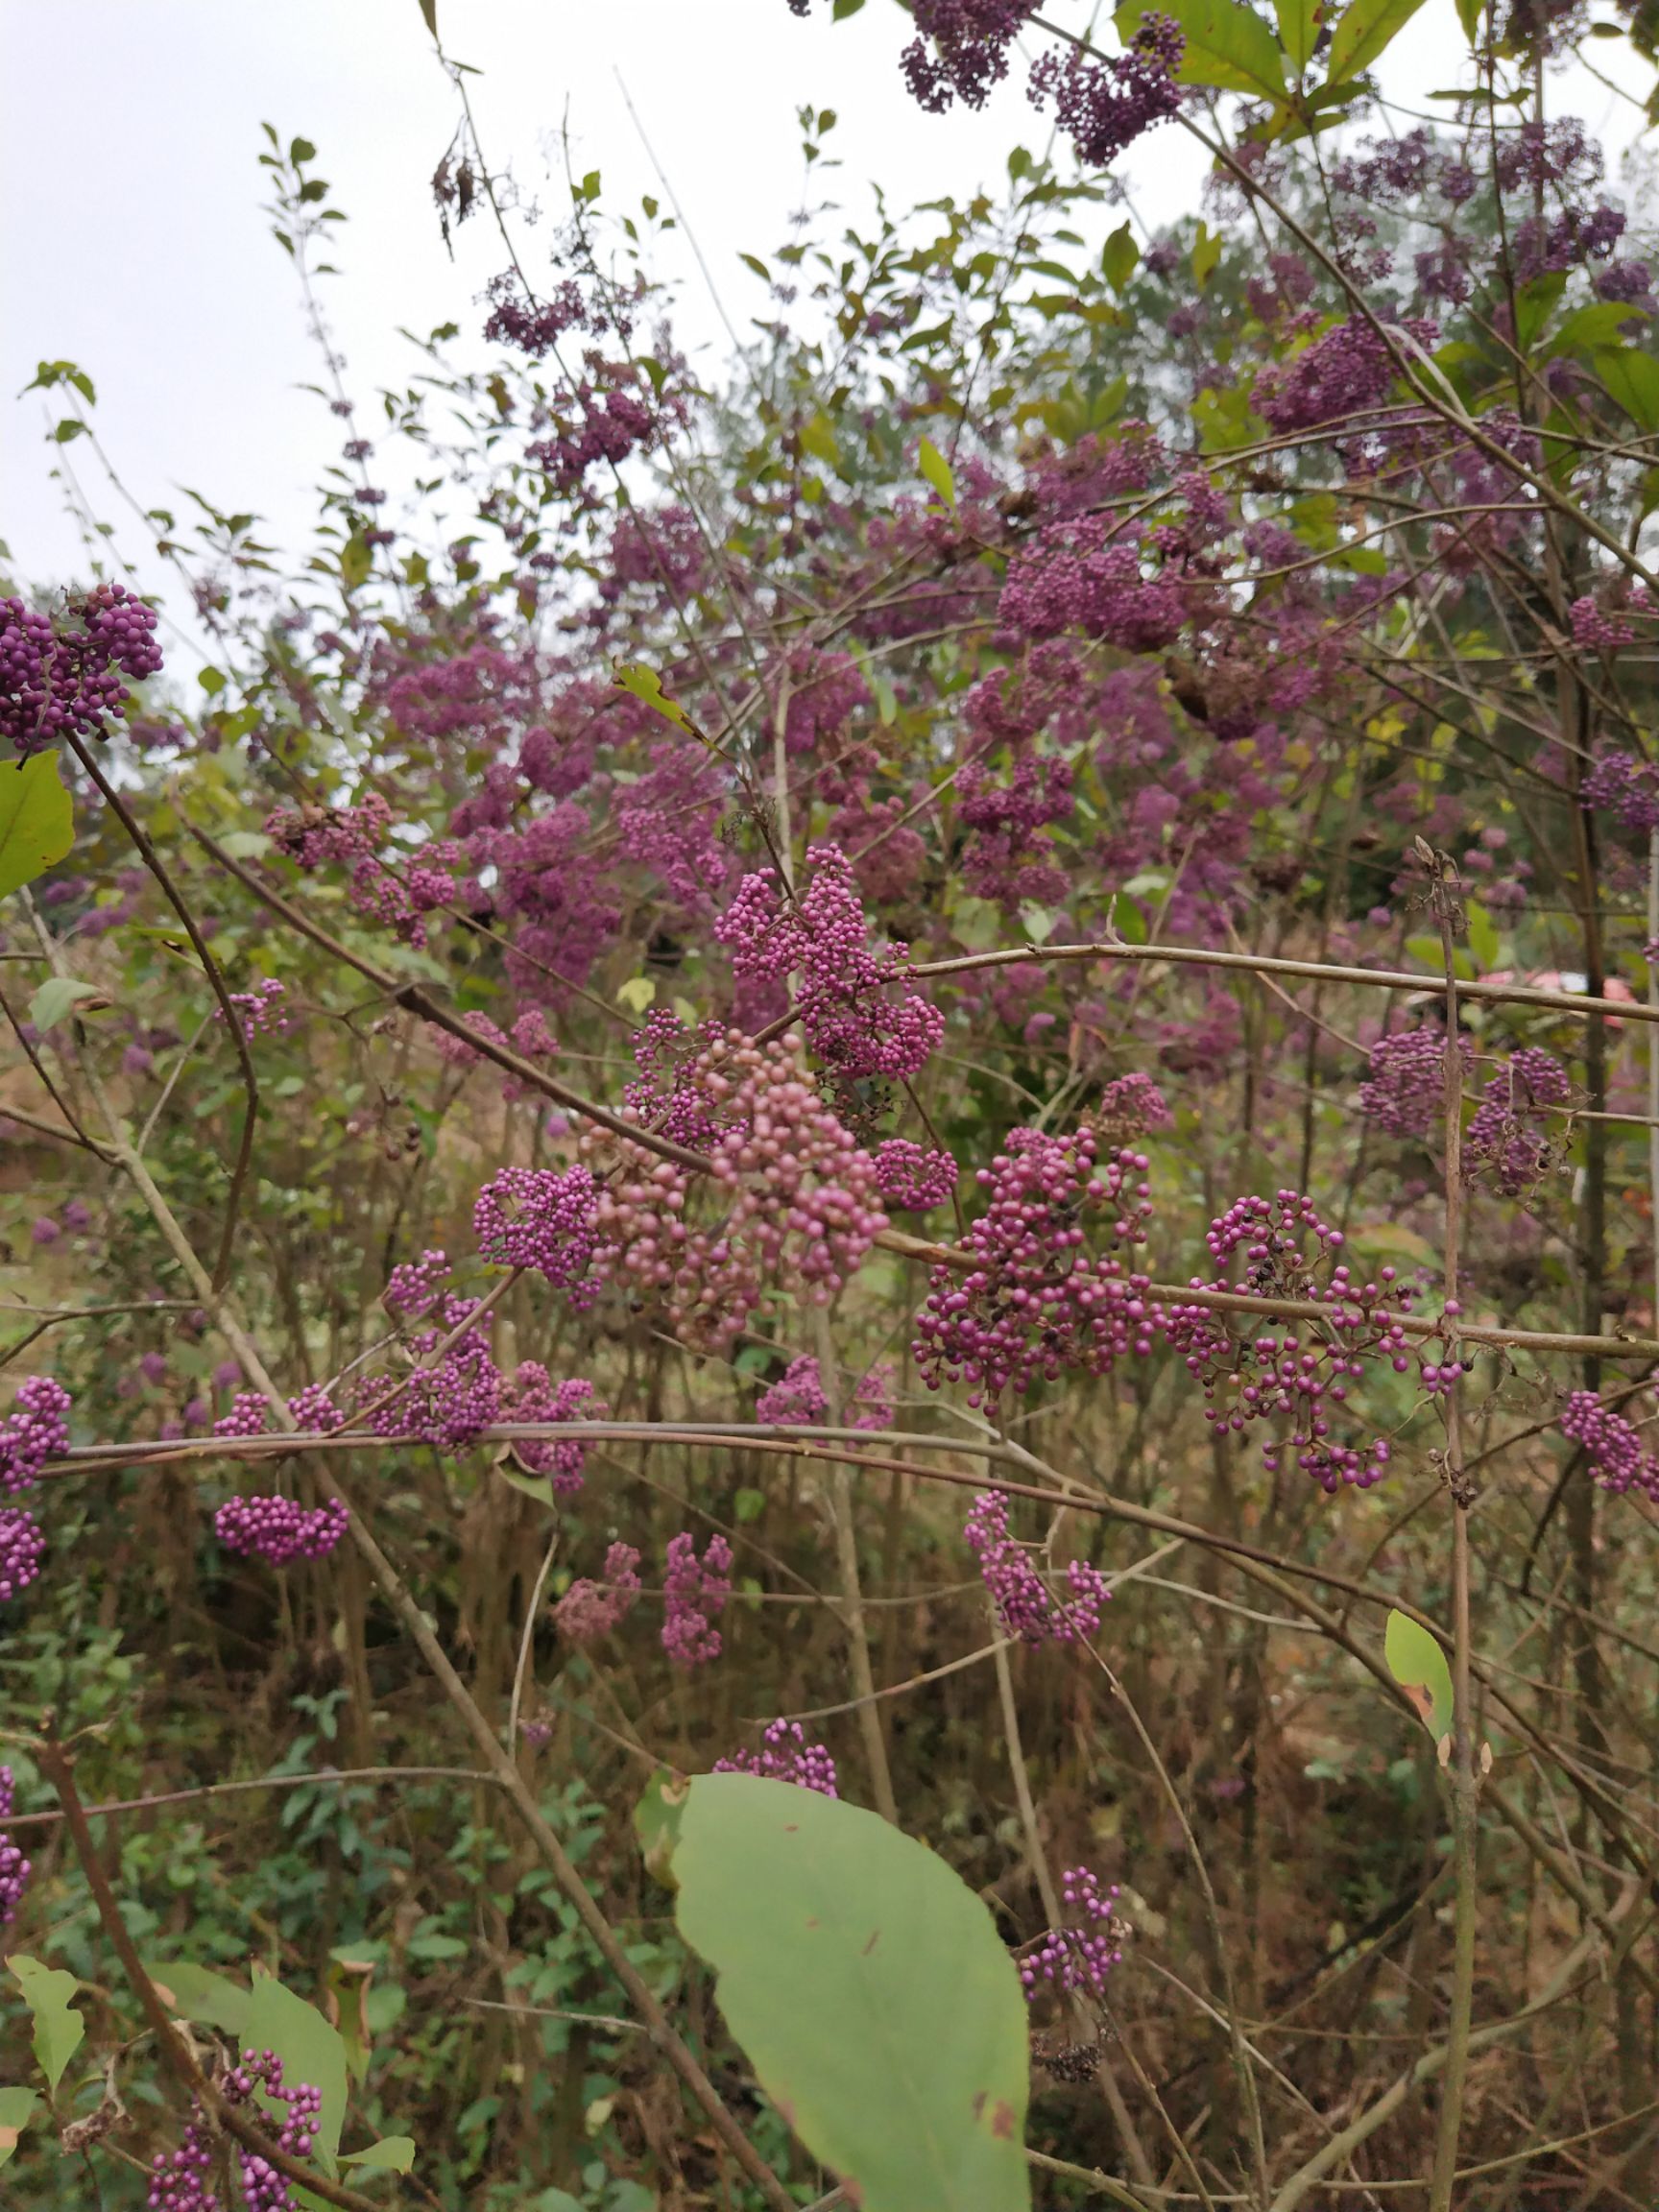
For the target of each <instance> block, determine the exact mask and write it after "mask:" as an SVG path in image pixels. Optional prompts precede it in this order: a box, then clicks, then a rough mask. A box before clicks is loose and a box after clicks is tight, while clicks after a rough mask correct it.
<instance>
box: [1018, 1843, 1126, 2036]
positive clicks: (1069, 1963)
mask: <svg viewBox="0 0 1659 2212" xmlns="http://www.w3.org/2000/svg"><path fill="white" fill-rule="evenodd" d="M1060 1894H1061V1897H1062V1898H1063V1900H1064V1901H1065V1904H1066V1906H1067V1908H1068V1910H1069V1911H1073V1912H1075V1913H1078V1914H1080V1915H1081V1919H1082V1926H1081V1927H1076V1928H1070V1927H1069V1928H1050V1929H1048V1930H1047V1932H1046V1934H1045V1935H1044V1936H1040V1937H1039V1939H1038V1941H1037V1943H1036V1944H1035V1945H1034V1946H1033V1947H1032V1948H1031V1949H1030V1950H1028V1951H1027V1952H1026V1953H1025V1954H1024V1955H1023V1957H1022V1959H1021V1960H1020V1961H1019V1965H1020V1980H1021V1983H1022V1984H1023V1987H1024V1990H1025V1998H1026V2002H1027V2003H1028V2004H1033V2003H1035V2002H1036V2000H1037V1998H1038V1997H1039V1996H1041V1995H1042V1993H1043V1985H1044V1984H1045V1983H1046V1984H1047V1985H1048V1986H1049V1987H1050V1988H1051V1989H1054V1990H1055V1991H1057V1992H1058V1993H1059V1994H1060V1995H1062V1996H1070V1994H1071V1993H1072V1992H1074V1991H1075V1992H1077V1993H1079V1994H1082V1995H1086V1996H1090V1997H1095V1998H1098V1997H1103V1996H1104V1995H1105V1993H1106V1980H1107V1976H1108V1975H1109V1974H1110V1973H1111V1971H1112V1969H1113V1967H1114V1966H1116V1965H1117V1964H1118V1960H1120V1959H1121V1958H1122V1956H1123V1942H1124V1938H1125V1937H1126V1936H1128V1934H1129V1929H1128V1927H1127V1926H1126V1924H1125V1923H1124V1922H1123V1921H1122V1920H1120V1919H1119V1918H1118V1895H1119V1891H1118V1885H1117V1883H1115V1882H1114V1883H1113V1884H1112V1885H1111V1887H1109V1888H1104V1889H1103V1888H1102V1887H1101V1886H1100V1884H1099V1883H1098V1882H1097V1881H1096V1879H1095V1878H1094V1875H1093V1874H1092V1873H1091V1872H1090V1871H1089V1869H1088V1868H1087V1867H1086V1866H1068V1867H1067V1868H1066V1870H1065V1872H1064V1873H1063V1874H1062V1875H1061V1877H1060Z"/></svg>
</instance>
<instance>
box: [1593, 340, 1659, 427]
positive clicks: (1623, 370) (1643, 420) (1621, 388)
mask: <svg viewBox="0 0 1659 2212" xmlns="http://www.w3.org/2000/svg"><path fill="white" fill-rule="evenodd" d="M1596 373H1597V375H1598V376H1599V377H1600V379H1601V382H1602V384H1603V385H1604V386H1605V387H1606V390H1607V395H1608V397H1610V398H1611V399H1614V400H1616V401H1617V402H1618V404H1619V405H1620V406H1621V407H1623V410H1624V412H1625V414H1626V415H1628V416H1629V418H1630V420H1631V421H1633V422H1634V423H1636V424H1637V425H1638V427H1639V428H1641V429H1643V430H1659V361H1656V360H1655V359H1654V358H1653V356H1652V354H1651V353H1645V352H1644V351H1643V350H1642V349H1640V348H1639V347H1636V346H1617V347H1614V346H1609V347H1607V348H1606V349H1604V350H1603V351H1601V352H1599V353H1598V354H1597V355H1596Z"/></svg>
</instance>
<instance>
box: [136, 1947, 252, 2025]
mask: <svg viewBox="0 0 1659 2212" xmlns="http://www.w3.org/2000/svg"><path fill="white" fill-rule="evenodd" d="M144 1971H145V1973H146V1974H148V1975H149V1977H150V1979H151V1981H152V1982H154V1983H155V1984H156V1989H157V1990H158V1991H159V1992H160V1996H161V2002H162V2003H163V2004H164V2005H165V2006H166V2008H167V2009H168V2010H169V2011H170V2012H176V2013H177V2014H178V2015H179V2017H180V2019H181V2020H203V2021H205V2022H206V2024H207V2026H208V2027H209V2028H223V2029H224V2031H225V2032H226V2034H227V2035H234V2036H236V2037H237V2038H238V2039H239V2040H241V2041H243V2042H246V2041H247V2037H246V2035H245V2034H244V2032H243V2031H244V2030H245V2029H246V2028H247V2025H248V2009H249V2007H250V2006H251V2005H252V2002H253V1998H252V1992H251V1991H250V1990H247V1989H244V1988H243V1986H242V1984H240V1983H239V1982H232V1981H230V1980H229V1979H228V1976H226V1975H224V1974H215V1973H214V1972H213V1971H212V1969H211V1968H210V1967H207V1966H194V1965H192V1964H191V1963H190V1961H189V1960H187V1959H179V1960H173V1961H172V1962H171V1963H165V1964H164V1963H162V1962H160V1961H157V1960H149V1961H147V1962H146V1964H145V1967H144Z"/></svg>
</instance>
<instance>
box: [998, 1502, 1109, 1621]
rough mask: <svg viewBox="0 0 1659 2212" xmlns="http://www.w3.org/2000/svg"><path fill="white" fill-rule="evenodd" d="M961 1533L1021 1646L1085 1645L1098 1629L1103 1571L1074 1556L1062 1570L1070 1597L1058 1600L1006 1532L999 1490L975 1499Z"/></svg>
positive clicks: (1103, 1591)
mask: <svg viewBox="0 0 1659 2212" xmlns="http://www.w3.org/2000/svg"><path fill="white" fill-rule="evenodd" d="M962 1533H963V1535H964V1537H965V1538H966V1539H967V1542H968V1549H969V1550H970V1551H972V1552H973V1554H974V1557H975V1558H976V1559H977V1560H978V1562H979V1573H980V1575H982V1577H983V1578H984V1583H985V1587H986V1589H987V1591H989V1593H990V1595H991V1600H992V1602H993V1604H994V1605H995V1606H996V1608H997V1618H998V1620H999V1621H1000V1622H1001V1623H1002V1626H1003V1627H1004V1628H1005V1629H1006V1630H1007V1632H1008V1634H1009V1635H1010V1636H1017V1637H1018V1638H1019V1639H1020V1641H1021V1643H1022V1644H1086V1643H1087V1642H1088V1640H1089V1638H1090V1637H1091V1636H1093V1635H1094V1631H1095V1629H1096V1628H1098V1627H1099V1625H1100V1609H1101V1607H1102V1606H1103V1605H1105V1604H1106V1603H1107V1602H1108V1600H1109V1599H1110V1598H1111V1596H1112V1593H1111V1591H1110V1590H1109V1589H1108V1587H1107V1584H1106V1577H1105V1575H1102V1574H1101V1572H1100V1570H1099V1569H1098V1568H1097V1567H1091V1566H1090V1565H1089V1564H1088V1562H1087V1561H1086V1560H1082V1559H1072V1560H1070V1562H1069V1563H1068V1565H1067V1568H1066V1586H1067V1589H1068V1591H1069V1592H1070V1595H1069V1596H1068V1597H1066V1598H1056V1597H1055V1596H1054V1595H1053V1593H1052V1592H1051V1591H1050V1589H1049V1587H1048V1585H1047V1583H1046V1581H1045V1580H1044V1578H1043V1576H1042V1575H1040V1574H1039V1572H1038V1571H1037V1569H1036V1568H1035V1567H1034V1566H1033V1565H1032V1564H1031V1560H1030V1557H1029V1556H1028V1554H1027V1551H1026V1548H1025V1547H1024V1546H1023V1545H1022V1544H1020V1543H1017V1542H1016V1541H1015V1539H1014V1538H1013V1537H1012V1536H1011V1535H1010V1534H1009V1532H1008V1500H1007V1498H1006V1496H1005V1495H1004V1494H1003V1493H1002V1492H1001V1491H1000V1490H987V1491H985V1492H984V1493H983V1494H982V1495H981V1496H980V1497H978V1498H977V1499H975V1500H974V1505H973V1509H972V1510H971V1511H970V1513H969V1515H968V1519H967V1521H966V1523H965V1524H964V1526H963V1529H962Z"/></svg>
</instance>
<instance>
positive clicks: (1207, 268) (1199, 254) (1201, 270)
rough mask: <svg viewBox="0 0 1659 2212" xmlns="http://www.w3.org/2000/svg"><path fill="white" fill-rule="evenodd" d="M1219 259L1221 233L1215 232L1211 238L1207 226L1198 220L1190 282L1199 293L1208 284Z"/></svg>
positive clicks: (1201, 220)
mask: <svg viewBox="0 0 1659 2212" xmlns="http://www.w3.org/2000/svg"><path fill="white" fill-rule="evenodd" d="M1220 258H1221V233H1220V232H1219V231H1216V232H1215V234H1214V237H1212V236H1211V233H1210V228H1209V226H1208V224H1206V223H1205V222H1204V221H1203V219H1202V218H1200V220H1199V224H1198V236H1197V238H1196V239H1195V240H1194V242H1193V246H1192V281H1193V283H1194V284H1196V285H1197V287H1198V289H1199V290H1200V291H1202V290H1203V289H1204V287H1205V285H1206V284H1208V283H1209V281H1210V278H1211V276H1212V275H1213V274H1214V268H1215V264H1216V262H1217V261H1219V260H1220Z"/></svg>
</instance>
